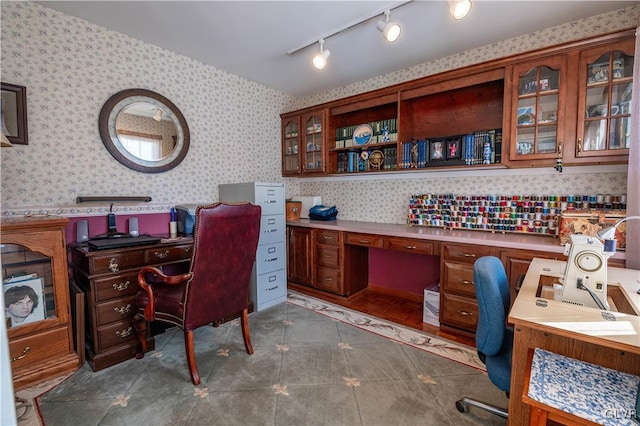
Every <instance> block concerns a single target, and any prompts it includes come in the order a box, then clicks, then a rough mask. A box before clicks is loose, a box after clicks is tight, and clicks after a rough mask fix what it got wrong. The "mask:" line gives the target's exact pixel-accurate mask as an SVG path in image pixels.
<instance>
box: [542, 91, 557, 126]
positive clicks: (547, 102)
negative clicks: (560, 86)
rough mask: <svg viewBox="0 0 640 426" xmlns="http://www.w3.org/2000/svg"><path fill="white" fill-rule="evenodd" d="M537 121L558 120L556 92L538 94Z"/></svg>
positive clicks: (552, 121) (548, 121)
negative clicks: (543, 94)
mask: <svg viewBox="0 0 640 426" xmlns="http://www.w3.org/2000/svg"><path fill="white" fill-rule="evenodd" d="M539 102H540V107H539V108H538V110H539V114H538V123H554V122H557V121H558V94H557V93H556V94H554V95H545V96H540V100H539Z"/></svg>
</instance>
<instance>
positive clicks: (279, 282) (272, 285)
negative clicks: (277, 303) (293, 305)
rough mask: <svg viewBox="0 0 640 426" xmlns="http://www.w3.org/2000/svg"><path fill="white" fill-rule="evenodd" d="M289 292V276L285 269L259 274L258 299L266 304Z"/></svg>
mask: <svg viewBox="0 0 640 426" xmlns="http://www.w3.org/2000/svg"><path fill="white" fill-rule="evenodd" d="M286 292H287V277H286V273H285V270H284V269H280V270H278V271H273V272H268V273H266V274H262V275H258V277H257V288H256V293H257V294H256V296H257V297H256V300H258V301H260V304H261V305H262V304H264V303H265V302H268V301H270V300H273V299H275V298H278V297H284V296H285V294H286Z"/></svg>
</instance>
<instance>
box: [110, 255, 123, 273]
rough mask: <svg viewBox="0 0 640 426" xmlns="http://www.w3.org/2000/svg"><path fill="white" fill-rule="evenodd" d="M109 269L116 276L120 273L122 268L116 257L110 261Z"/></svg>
mask: <svg viewBox="0 0 640 426" xmlns="http://www.w3.org/2000/svg"><path fill="white" fill-rule="evenodd" d="M107 268H108V269H109V270H110V271H111V272H113V273H114V274H117V273H118V272H120V266H119V265H118V261H117V259H116V258H115V257H112V258H111V259H109V266H108V267H107Z"/></svg>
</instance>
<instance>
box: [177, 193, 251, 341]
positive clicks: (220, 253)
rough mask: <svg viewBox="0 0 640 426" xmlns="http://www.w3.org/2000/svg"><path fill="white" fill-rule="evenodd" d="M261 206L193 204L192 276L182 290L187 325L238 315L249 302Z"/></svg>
mask: <svg viewBox="0 0 640 426" xmlns="http://www.w3.org/2000/svg"><path fill="white" fill-rule="evenodd" d="M260 211H261V209H260V206H256V205H252V204H249V203H242V204H239V203H236V204H234V203H229V204H225V203H216V204H213V205H209V206H200V207H198V208H197V209H196V222H195V227H194V233H193V235H194V252H193V257H192V261H191V272H192V273H193V279H192V280H191V281H190V282H189V283H188V284H187V288H186V290H185V292H184V294H185V296H184V297H185V300H184V303H185V309H184V313H185V318H184V328H185V330H190V329H193V328H196V327H199V326H201V325H204V324H207V323H210V322H212V321H216V320H220V319H222V318H223V317H224V316H226V315H232V314H239V313H240V312H242V310H243V309H244V308H245V307H246V306H247V303H248V302H247V301H248V299H249V286H250V281H251V271H252V269H253V264H254V262H255V257H256V249H257V247H258V238H259V236H260Z"/></svg>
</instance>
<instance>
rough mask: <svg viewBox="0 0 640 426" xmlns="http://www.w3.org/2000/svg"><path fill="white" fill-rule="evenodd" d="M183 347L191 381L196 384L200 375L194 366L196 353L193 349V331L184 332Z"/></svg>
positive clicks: (198, 382)
mask: <svg viewBox="0 0 640 426" xmlns="http://www.w3.org/2000/svg"><path fill="white" fill-rule="evenodd" d="M184 348H185V351H186V353H187V364H188V365H189V373H191V382H192V383H193V384H194V385H196V386H198V385H199V384H200V375H199V374H198V368H197V367H196V354H195V352H194V349H193V331H185V332H184Z"/></svg>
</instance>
